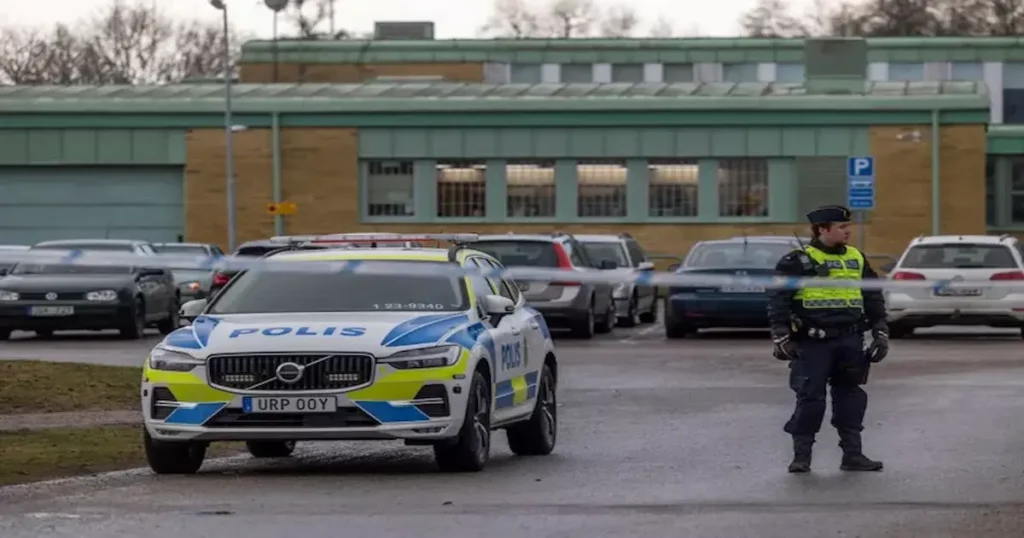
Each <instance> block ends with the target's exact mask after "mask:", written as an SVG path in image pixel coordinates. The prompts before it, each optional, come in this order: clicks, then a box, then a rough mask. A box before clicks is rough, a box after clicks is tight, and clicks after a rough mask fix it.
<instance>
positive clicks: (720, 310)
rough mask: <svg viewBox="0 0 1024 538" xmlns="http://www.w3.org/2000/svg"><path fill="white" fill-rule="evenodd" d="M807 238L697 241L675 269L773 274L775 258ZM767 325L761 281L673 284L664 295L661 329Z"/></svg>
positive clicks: (678, 334)
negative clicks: (751, 284)
mask: <svg viewBox="0 0 1024 538" xmlns="http://www.w3.org/2000/svg"><path fill="white" fill-rule="evenodd" d="M800 241H803V244H805V245H806V244H807V242H808V239H805V238H800V239H799V240H798V239H797V238H796V237H785V236H757V237H749V236H748V237H734V238H731V239H721V240H714V241H701V242H699V243H697V244H696V245H694V246H693V248H692V249H690V253H689V254H687V256H686V259H684V260H683V263H682V265H680V266H679V267H678V268H677V269H676V270H675V273H676V274H678V275H689V276H694V275H702V274H703V275H714V276H716V277H722V276H729V275H731V276H735V277H736V278H737V279H741V278H744V277H760V276H771V275H772V273H773V272H774V269H775V264H776V263H778V261H779V259H780V258H782V257H783V256H784V255H786V254H787V253H788V252H790V251H792V250H795V249H799V248H800ZM713 328H723V329H724V328H729V329H766V328H768V297H767V295H766V293H765V289H764V288H763V287H757V286H749V285H744V284H742V283H741V282H737V283H736V284H735V285H723V284H722V283H721V282H718V283H709V284H707V285H702V284H699V283H696V284H694V285H687V286H672V287H670V288H669V289H668V294H667V296H666V298H665V335H666V336H667V337H668V338H684V337H686V336H692V335H695V334H697V331H699V330H700V329H713Z"/></svg>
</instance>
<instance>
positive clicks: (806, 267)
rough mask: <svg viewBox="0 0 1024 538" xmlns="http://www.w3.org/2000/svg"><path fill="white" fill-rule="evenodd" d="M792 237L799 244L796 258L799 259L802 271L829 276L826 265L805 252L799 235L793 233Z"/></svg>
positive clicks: (804, 246)
mask: <svg viewBox="0 0 1024 538" xmlns="http://www.w3.org/2000/svg"><path fill="white" fill-rule="evenodd" d="M793 237H795V238H796V242H797V244H798V245H800V254H799V255H798V258H799V259H800V268H801V269H802V270H803V272H804V273H806V274H812V275H816V276H829V274H831V272H830V271H829V269H828V266H826V265H824V264H821V263H818V262H817V261H815V260H814V258H812V257H811V255H810V254H808V253H807V246H806V245H804V242H803V241H801V240H800V236H798V235H797V234H795V233H794V234H793Z"/></svg>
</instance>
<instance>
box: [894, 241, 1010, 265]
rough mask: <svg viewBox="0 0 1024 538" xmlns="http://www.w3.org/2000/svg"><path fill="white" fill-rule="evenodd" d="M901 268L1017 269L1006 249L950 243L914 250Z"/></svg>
mask: <svg viewBox="0 0 1024 538" xmlns="http://www.w3.org/2000/svg"><path fill="white" fill-rule="evenodd" d="M900 267H905V268H907V269H1016V268H1017V261H1016V260H1015V259H1014V258H1013V251H1012V250H1010V248H1009V247H1005V246H1003V245H978V244H965V243H949V244H944V245H918V246H915V247H911V249H910V251H909V252H907V255H906V257H904V259H903V262H902V263H901V264H900Z"/></svg>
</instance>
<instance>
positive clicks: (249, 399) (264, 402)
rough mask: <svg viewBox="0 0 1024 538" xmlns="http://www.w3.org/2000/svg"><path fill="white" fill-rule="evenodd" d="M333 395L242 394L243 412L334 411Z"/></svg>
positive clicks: (335, 409) (334, 398) (335, 407)
mask: <svg viewBox="0 0 1024 538" xmlns="http://www.w3.org/2000/svg"><path fill="white" fill-rule="evenodd" d="M337 410H338V399H337V398H336V397H334V396H243V397H242V412H243V413H334V412H336V411H337Z"/></svg>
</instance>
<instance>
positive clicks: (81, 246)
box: [32, 243, 135, 252]
mask: <svg viewBox="0 0 1024 538" xmlns="http://www.w3.org/2000/svg"><path fill="white" fill-rule="evenodd" d="M32 250H68V251H70V250H85V251H101V252H135V249H134V248H132V246H131V245H110V244H103V243H100V244H97V243H53V244H49V245H36V246H34V247H32Z"/></svg>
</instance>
